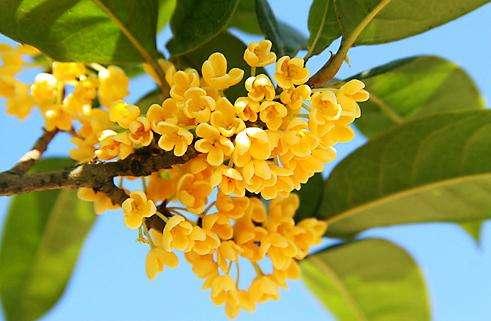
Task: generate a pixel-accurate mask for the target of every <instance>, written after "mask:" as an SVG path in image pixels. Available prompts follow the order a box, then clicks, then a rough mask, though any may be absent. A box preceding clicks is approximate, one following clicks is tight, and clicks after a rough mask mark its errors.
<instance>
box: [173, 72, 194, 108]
mask: <svg viewBox="0 0 491 321" xmlns="http://www.w3.org/2000/svg"><path fill="white" fill-rule="evenodd" d="M192 87H199V74H198V71H196V70H195V69H192V68H188V69H186V70H185V71H181V70H180V71H178V72H176V73H174V75H173V78H172V87H171V89H170V95H171V97H172V98H174V99H177V100H183V99H184V93H185V92H186V91H187V90H188V89H189V88H192Z"/></svg>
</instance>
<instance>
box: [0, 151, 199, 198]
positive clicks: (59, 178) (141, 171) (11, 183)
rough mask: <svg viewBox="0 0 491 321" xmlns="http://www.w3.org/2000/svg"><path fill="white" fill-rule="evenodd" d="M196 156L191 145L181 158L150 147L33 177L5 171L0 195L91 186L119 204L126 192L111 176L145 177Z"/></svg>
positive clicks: (35, 174)
mask: <svg viewBox="0 0 491 321" xmlns="http://www.w3.org/2000/svg"><path fill="white" fill-rule="evenodd" d="M196 154H197V152H196V151H195V150H194V148H193V147H192V146H189V148H188V150H187V152H186V153H185V154H184V155H183V156H181V157H177V156H174V154H173V153H172V152H165V151H163V150H161V149H159V148H155V147H150V146H149V147H145V148H142V149H139V150H137V151H136V152H135V153H134V154H132V155H130V156H129V157H128V158H126V159H124V160H119V161H115V162H107V163H96V164H84V165H79V166H77V167H75V168H71V169H65V170H60V171H52V172H44V173H34V174H20V175H19V174H16V173H12V172H10V171H7V172H3V173H1V174H0V195H13V194H20V193H27V192H34V191H43V190H50V189H61V188H78V187H91V188H93V189H94V190H97V191H101V192H105V193H106V194H108V195H109V196H110V197H111V199H112V200H113V202H115V203H121V202H122V201H121V199H123V194H122V193H125V192H124V190H121V189H119V188H117V187H116V186H115V185H114V183H113V179H114V177H117V176H148V175H150V174H151V173H153V172H156V171H158V170H160V169H165V168H170V167H171V166H172V165H176V164H183V163H185V162H187V161H188V160H190V159H192V158H193V157H195V156H196ZM115 188H116V190H115ZM125 194H126V193H125ZM124 198H126V197H124ZM123 200H124V199H123Z"/></svg>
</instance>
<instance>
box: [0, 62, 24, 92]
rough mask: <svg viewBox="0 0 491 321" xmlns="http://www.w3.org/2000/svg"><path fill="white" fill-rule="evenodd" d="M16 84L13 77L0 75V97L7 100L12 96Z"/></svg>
mask: <svg viewBox="0 0 491 321" xmlns="http://www.w3.org/2000/svg"><path fill="white" fill-rule="evenodd" d="M0 68H1V67H0ZM18 82H19V81H17V80H16V79H15V78H14V77H10V76H6V75H2V74H0V97H5V98H9V97H12V96H14V95H15V84H16V83H18Z"/></svg>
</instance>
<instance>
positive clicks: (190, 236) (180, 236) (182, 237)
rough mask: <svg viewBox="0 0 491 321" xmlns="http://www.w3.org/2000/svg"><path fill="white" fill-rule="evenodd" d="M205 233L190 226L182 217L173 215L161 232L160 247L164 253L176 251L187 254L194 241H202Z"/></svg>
mask: <svg viewBox="0 0 491 321" xmlns="http://www.w3.org/2000/svg"><path fill="white" fill-rule="evenodd" d="M204 239H205V232H204V231H203V230H202V229H201V228H199V227H197V226H193V225H191V223H189V222H188V221H187V220H186V219H185V218H184V217H183V216H181V215H174V216H172V217H171V218H170V219H169V220H168V221H167V222H166V223H165V227H164V230H163V232H162V241H161V246H162V248H163V249H164V250H166V251H169V252H170V251H172V249H178V250H180V251H183V252H189V251H190V250H191V249H192V248H193V246H194V242H195V241H196V240H200V241H203V240H204Z"/></svg>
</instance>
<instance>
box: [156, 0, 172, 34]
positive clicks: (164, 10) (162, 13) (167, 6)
mask: <svg viewBox="0 0 491 321" xmlns="http://www.w3.org/2000/svg"><path fill="white" fill-rule="evenodd" d="M175 7H176V0H159V17H158V21H157V30H161V29H163V28H164V27H165V26H166V25H167V23H168V22H169V21H170V18H171V16H172V13H173V12H174V9H175Z"/></svg>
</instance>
